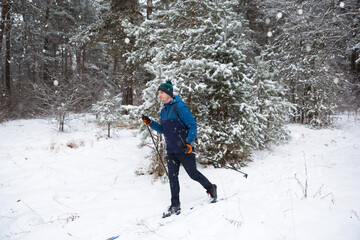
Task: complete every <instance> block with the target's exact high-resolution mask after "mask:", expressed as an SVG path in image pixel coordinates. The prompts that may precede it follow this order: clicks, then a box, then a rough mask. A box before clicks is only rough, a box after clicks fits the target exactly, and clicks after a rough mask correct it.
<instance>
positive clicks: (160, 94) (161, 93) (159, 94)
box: [158, 90, 172, 104]
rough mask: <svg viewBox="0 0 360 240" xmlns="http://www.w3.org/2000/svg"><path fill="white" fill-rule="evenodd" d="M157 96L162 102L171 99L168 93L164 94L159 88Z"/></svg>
mask: <svg viewBox="0 0 360 240" xmlns="http://www.w3.org/2000/svg"><path fill="white" fill-rule="evenodd" d="M158 97H159V99H160V101H161V102H162V103H164V104H166V103H168V102H170V101H171V99H172V97H171V96H170V95H168V94H166V93H165V92H163V91H161V90H159V91H158Z"/></svg>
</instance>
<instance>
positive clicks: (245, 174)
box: [225, 166, 248, 178]
mask: <svg viewBox="0 0 360 240" xmlns="http://www.w3.org/2000/svg"><path fill="white" fill-rule="evenodd" d="M225 168H226V169H232V170H234V171H237V172H239V173H242V174H244V178H247V177H248V174H247V173H244V172H242V171H240V170H238V169H236V168H234V167H228V166H225Z"/></svg>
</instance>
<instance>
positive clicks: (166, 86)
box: [158, 80, 174, 97]
mask: <svg viewBox="0 0 360 240" xmlns="http://www.w3.org/2000/svg"><path fill="white" fill-rule="evenodd" d="M159 90H161V91H163V92H164V93H166V94H167V95H170V96H171V97H174V93H173V91H174V89H173V86H172V82H171V81H170V80H168V81H166V83H163V84H161V85H160V86H159V88H158V91H159Z"/></svg>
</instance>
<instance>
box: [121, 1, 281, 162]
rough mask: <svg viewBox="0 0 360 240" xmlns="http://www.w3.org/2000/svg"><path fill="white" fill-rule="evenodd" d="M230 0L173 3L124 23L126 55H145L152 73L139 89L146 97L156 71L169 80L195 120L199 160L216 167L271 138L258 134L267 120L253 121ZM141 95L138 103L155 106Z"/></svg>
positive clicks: (242, 27) (239, 29) (242, 28)
mask: <svg viewBox="0 0 360 240" xmlns="http://www.w3.org/2000/svg"><path fill="white" fill-rule="evenodd" d="M235 4H237V1H186V2H183V1H176V2H174V3H172V4H170V7H169V9H168V10H167V9H163V10H157V11H154V12H153V15H152V17H151V20H147V21H145V22H144V23H143V24H142V25H141V26H140V27H138V28H135V29H132V26H131V25H130V24H129V25H128V29H131V30H132V31H131V30H129V33H128V34H129V35H132V36H134V37H135V38H136V40H137V41H136V43H135V47H136V51H134V52H133V53H132V55H131V56H130V57H129V59H130V60H132V61H133V62H136V61H139V60H141V61H144V60H147V64H146V66H147V69H152V70H151V71H150V72H151V73H152V74H153V75H154V80H153V81H151V82H149V84H148V85H147V89H148V90H149V91H150V92H152V93H151V94H152V96H154V95H153V94H154V91H156V89H157V87H158V86H159V83H160V82H161V81H160V79H159V76H160V75H157V74H154V72H156V71H161V72H162V75H161V78H162V79H171V80H172V81H173V83H174V85H175V92H177V93H178V94H179V95H180V96H181V97H182V98H183V100H184V101H185V102H186V103H188V105H189V107H190V109H191V111H192V113H193V114H194V116H195V118H196V120H197V124H198V144H197V147H196V149H197V151H198V152H200V153H201V155H203V156H204V157H203V158H201V161H202V162H203V163H211V164H213V165H215V166H217V167H221V166H226V165H231V166H235V167H240V166H241V165H242V162H244V161H246V160H248V159H249V156H250V153H251V150H252V149H256V148H259V147H261V146H264V141H265V139H271V137H269V136H262V134H263V133H262V132H263V131H262V130H263V129H262V128H266V126H267V125H264V124H260V119H264V118H263V116H261V113H260V112H258V111H257V106H256V104H255V101H254V99H253V97H252V94H253V89H254V87H256V85H255V83H254V80H252V79H250V78H249V77H247V73H248V72H249V70H248V67H247V65H246V64H245V62H246V59H245V58H246V56H245V54H244V51H245V50H246V48H247V46H248V45H249V44H250V42H249V41H248V40H247V39H246V38H245V34H244V33H245V32H246V31H247V25H246V24H247V22H246V20H244V18H243V17H242V16H241V15H239V14H236V13H235V12H234V10H233V7H234V6H235ZM163 81H164V80H163ZM145 94H147V92H145ZM146 98H147V97H146V95H144V100H145V103H144V106H147V107H150V108H152V109H158V105H156V104H154V102H149V101H147V100H148V99H146ZM275 114H277V112H276V113H274V115H275ZM273 118H274V117H273ZM268 133H269V134H273V133H272V132H270V131H269V132H268Z"/></svg>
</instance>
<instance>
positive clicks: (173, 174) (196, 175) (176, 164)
mask: <svg viewBox="0 0 360 240" xmlns="http://www.w3.org/2000/svg"><path fill="white" fill-rule="evenodd" d="M166 161H167V164H168V170H169V180H170V190H171V205H172V206H176V207H177V206H180V199H179V193H180V185H179V178H178V176H179V168H180V163H181V164H182V165H183V167H184V168H185V170H186V172H187V174H188V175H189V176H190V178H191V179H193V180H195V181H197V182H199V183H200V184H201V185H202V186H203V187H204V188H205V189H206V190H209V191H210V190H212V184H211V182H210V181H209V180H208V179H207V178H206V177H205V176H204V175H202V174H201V173H200V172H199V171H198V170H197V168H196V160H195V154H194V153H190V154H185V153H175V154H172V153H168V154H167V156H166Z"/></svg>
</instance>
